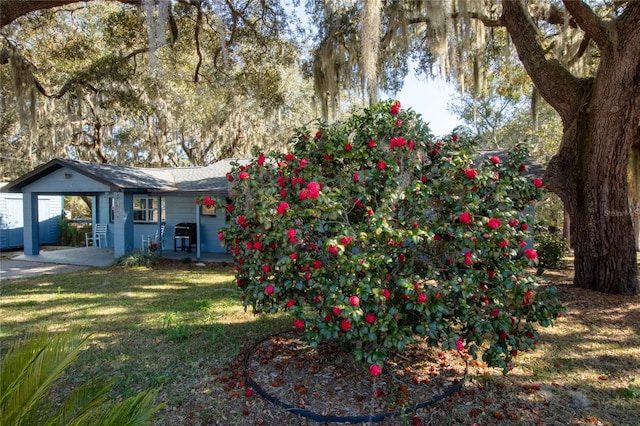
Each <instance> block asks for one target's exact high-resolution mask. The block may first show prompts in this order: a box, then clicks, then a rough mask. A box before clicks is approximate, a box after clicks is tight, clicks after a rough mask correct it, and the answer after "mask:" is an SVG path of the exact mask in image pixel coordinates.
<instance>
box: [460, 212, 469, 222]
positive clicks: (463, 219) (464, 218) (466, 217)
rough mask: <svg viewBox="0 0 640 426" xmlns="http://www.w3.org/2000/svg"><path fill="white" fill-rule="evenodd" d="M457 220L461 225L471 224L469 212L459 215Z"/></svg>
mask: <svg viewBox="0 0 640 426" xmlns="http://www.w3.org/2000/svg"><path fill="white" fill-rule="evenodd" d="M458 220H459V221H460V222H462V223H471V214H470V213H469V212H464V213H460V216H458Z"/></svg>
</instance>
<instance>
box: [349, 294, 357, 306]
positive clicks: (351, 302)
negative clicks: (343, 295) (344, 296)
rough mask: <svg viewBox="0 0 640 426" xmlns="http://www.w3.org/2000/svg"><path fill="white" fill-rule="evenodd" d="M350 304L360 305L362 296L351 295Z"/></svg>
mask: <svg viewBox="0 0 640 426" xmlns="http://www.w3.org/2000/svg"><path fill="white" fill-rule="evenodd" d="M349 304H350V305H351V306H359V305H360V298H359V297H358V296H351V297H349Z"/></svg>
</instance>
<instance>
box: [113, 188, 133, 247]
mask: <svg viewBox="0 0 640 426" xmlns="http://www.w3.org/2000/svg"><path fill="white" fill-rule="evenodd" d="M113 203H114V206H115V209H114V210H115V212H114V213H115V214H114V216H115V217H114V220H113V227H114V230H113V254H114V256H115V257H120V256H122V255H125V254H127V253H131V252H132V251H133V194H131V193H126V192H125V193H122V192H114V193H113Z"/></svg>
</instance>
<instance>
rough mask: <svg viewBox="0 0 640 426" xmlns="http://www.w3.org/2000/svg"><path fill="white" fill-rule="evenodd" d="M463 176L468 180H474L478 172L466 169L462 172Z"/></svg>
mask: <svg viewBox="0 0 640 426" xmlns="http://www.w3.org/2000/svg"><path fill="white" fill-rule="evenodd" d="M464 175H465V176H466V177H467V178H469V179H474V178H475V177H476V176H477V175H478V172H477V171H475V170H474V169H467V170H465V171H464Z"/></svg>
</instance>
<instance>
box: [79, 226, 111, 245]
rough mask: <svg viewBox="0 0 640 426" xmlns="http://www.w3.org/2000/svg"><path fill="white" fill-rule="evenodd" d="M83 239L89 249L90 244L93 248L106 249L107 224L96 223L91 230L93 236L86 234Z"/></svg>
mask: <svg viewBox="0 0 640 426" xmlns="http://www.w3.org/2000/svg"><path fill="white" fill-rule="evenodd" d="M84 239H85V244H86V245H87V247H89V243H92V244H93V246H94V247H108V246H109V244H107V224H106V223H96V225H95V227H94V229H93V235H91V234H88V233H87V234H85V235H84ZM103 241H104V245H103Z"/></svg>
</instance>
